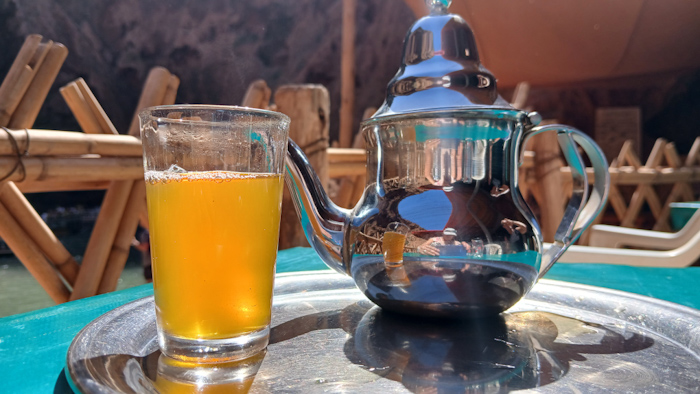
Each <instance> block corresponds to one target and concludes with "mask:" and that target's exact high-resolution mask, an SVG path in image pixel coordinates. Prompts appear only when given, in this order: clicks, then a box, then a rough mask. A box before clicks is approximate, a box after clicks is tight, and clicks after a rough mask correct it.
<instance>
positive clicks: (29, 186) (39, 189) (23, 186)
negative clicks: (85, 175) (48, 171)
mask: <svg viewBox="0 0 700 394" xmlns="http://www.w3.org/2000/svg"><path fill="white" fill-rule="evenodd" d="M15 185H16V186H17V187H18V188H19V190H20V191H21V192H22V193H24V194H27V193H46V192H63V191H84V190H106V189H107V188H108V187H109V181H90V182H83V181H72V182H69V181H25V182H19V183H15Z"/></svg>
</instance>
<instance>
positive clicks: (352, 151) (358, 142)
mask: <svg viewBox="0 0 700 394" xmlns="http://www.w3.org/2000/svg"><path fill="white" fill-rule="evenodd" d="M353 145H354V146H363V145H364V142H363V141H362V138H361V137H356V138H355V142H354V143H353ZM366 161H367V153H366V151H365V150H364V149H361V148H355V147H353V148H328V163H364V162H366Z"/></svg>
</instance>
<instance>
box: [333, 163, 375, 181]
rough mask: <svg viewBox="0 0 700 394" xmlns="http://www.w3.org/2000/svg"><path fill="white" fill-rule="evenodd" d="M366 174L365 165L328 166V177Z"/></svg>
mask: <svg viewBox="0 0 700 394" xmlns="http://www.w3.org/2000/svg"><path fill="white" fill-rule="evenodd" d="M366 172H367V167H366V166H365V163H342V164H338V163H334V164H330V165H328V177H329V178H340V177H344V176H360V175H363V174H365V173H366Z"/></svg>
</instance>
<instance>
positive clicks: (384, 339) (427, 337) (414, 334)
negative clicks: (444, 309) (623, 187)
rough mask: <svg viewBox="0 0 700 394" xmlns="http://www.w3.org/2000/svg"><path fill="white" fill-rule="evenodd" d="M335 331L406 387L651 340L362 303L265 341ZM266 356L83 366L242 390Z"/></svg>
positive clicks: (502, 387) (188, 387)
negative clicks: (422, 314) (426, 315)
mask: <svg viewBox="0 0 700 394" xmlns="http://www.w3.org/2000/svg"><path fill="white" fill-rule="evenodd" d="M337 329H342V330H343V331H345V332H346V333H347V334H348V335H347V339H346V341H345V345H344V354H345V357H346V358H347V359H348V360H349V361H350V362H351V363H353V364H355V365H357V366H359V367H361V368H363V369H365V370H367V371H369V372H371V373H373V374H375V375H376V376H377V378H378V379H390V380H392V381H396V382H399V383H401V384H402V385H403V386H404V387H405V388H406V389H408V390H409V391H412V392H465V391H466V392H474V391H476V392H482V391H494V390H495V391H498V392H501V391H504V392H506V391H510V390H520V389H531V388H536V387H540V386H544V385H547V384H550V383H553V382H555V381H557V380H558V379H560V378H562V377H563V376H564V375H566V373H567V372H568V371H569V368H570V362H571V361H585V360H586V356H587V355H591V354H623V353H631V352H636V351H639V350H643V349H646V348H649V347H651V346H652V345H653V344H654V340H653V339H651V338H649V337H647V336H644V335H642V334H639V333H636V332H624V333H618V332H615V331H613V330H612V329H610V328H607V327H605V326H602V325H599V324H595V323H589V322H585V321H582V320H577V319H572V318H569V317H565V316H561V315H557V314H554V313H550V312H536V311H533V312H514V313H504V314H501V315H499V316H496V317H493V318H490V319H478V320H465V321H454V320H427V319H423V320H417V319H415V318H411V317H406V316H402V315H397V314H393V313H390V312H386V311H382V310H381V309H380V308H378V307H376V306H373V305H372V304H370V303H369V302H368V301H366V300H363V301H359V302H355V303H353V304H350V305H349V306H347V307H345V308H343V309H338V310H331V311H328V312H320V313H312V314H307V315H304V316H301V317H297V318H294V319H292V320H289V321H287V322H285V323H282V324H279V325H277V326H275V327H273V328H272V330H271V333H270V345H275V344H282V343H283V342H286V341H290V343H294V342H295V341H296V340H297V339H298V337H301V336H304V335H305V334H309V333H311V332H314V331H322V330H337ZM319 345H320V346H322V345H323V344H319ZM266 355H267V357H272V358H273V359H274V358H279V357H277V355H276V354H275V353H274V349H273V350H270V351H269V353H268V354H266V352H262V353H259V354H258V355H256V356H254V357H252V358H250V359H247V360H242V361H237V362H231V363H223V364H195V363H186V362H181V361H176V360H172V359H169V358H167V357H165V356H163V355H161V354H160V352H159V351H156V352H153V353H150V354H148V355H147V356H145V357H136V356H133V355H127V354H113V355H106V356H99V357H94V358H90V359H88V360H84V362H83V364H82V366H83V368H86V369H87V371H85V372H87V374H88V375H90V376H111V377H112V378H111V379H110V382H109V387H110V388H112V389H114V390H116V391H118V392H123V393H134V392H135V393H159V392H161V393H173V392H174V393H213V392H226V393H246V392H248V391H249V390H251V389H252V391H254V392H258V391H261V390H262V391H266V390H265V388H266V387H267V388H269V387H268V383H270V382H267V381H266V379H267V378H272V377H273V376H274V375H278V374H279V373H280V372H281V371H277V373H272V374H271V373H270V371H267V372H266V373H262V371H261V373H260V374H258V375H257V378H258V379H257V380H256V374H257V373H258V370H259V369H260V366H261V364H262V362H263V359H264V358H265V357H266ZM273 364H274V363H273ZM110 371H112V374H110ZM114 371H120V373H119V374H117V375H115V374H114Z"/></svg>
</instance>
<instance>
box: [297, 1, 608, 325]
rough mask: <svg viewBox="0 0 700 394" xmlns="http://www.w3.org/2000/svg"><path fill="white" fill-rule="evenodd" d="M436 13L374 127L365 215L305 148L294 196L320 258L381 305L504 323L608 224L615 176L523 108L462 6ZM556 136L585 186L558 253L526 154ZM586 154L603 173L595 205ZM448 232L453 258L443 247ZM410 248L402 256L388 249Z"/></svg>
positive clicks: (558, 128) (571, 137) (368, 126)
mask: <svg viewBox="0 0 700 394" xmlns="http://www.w3.org/2000/svg"><path fill="white" fill-rule="evenodd" d="M426 3H427V4H428V6H429V7H430V9H431V13H430V15H429V16H427V17H424V18H421V19H420V20H418V21H416V23H415V24H414V25H413V26H412V27H411V28H410V29H409V32H408V34H407V35H406V39H405V41H404V50H403V54H402V59H401V60H402V64H401V67H400V68H399V72H398V73H397V74H396V76H395V77H394V78H393V79H392V80H391V81H390V82H389V85H388V87H387V94H386V100H385V102H384V104H383V105H382V106H381V107H380V108H379V110H378V111H377V113H375V114H374V116H373V117H372V118H370V119H367V120H365V121H363V122H362V124H361V131H360V132H361V133H362V134H363V136H364V138H365V146H366V149H367V163H366V164H367V185H366V187H365V190H364V194H363V195H362V197H361V198H360V201H359V202H358V203H357V205H356V206H355V207H354V208H352V209H344V208H341V207H338V206H337V205H335V204H334V203H333V202H332V201H331V200H330V199H329V198H328V196H327V194H326V193H325V191H324V190H323V186H322V185H321V182H320V181H319V179H318V177H317V176H316V174H315V173H314V172H313V169H312V168H311V166H310V165H309V162H308V160H307V158H306V157H305V156H304V153H303V152H302V151H301V149H300V148H299V147H298V146H297V145H296V144H295V143H294V142H293V141H291V140H290V141H289V146H288V154H287V160H286V164H287V168H286V180H287V185H288V187H289V189H290V191H291V194H292V200H293V201H294V205H295V207H296V208H297V212H298V214H299V217H300V219H301V223H302V228H303V230H304V232H305V234H306V237H307V239H308V241H309V243H310V244H311V246H312V247H313V248H314V249H315V250H316V252H317V253H318V254H319V256H320V257H321V259H322V260H323V261H324V262H325V263H326V264H327V265H328V266H329V267H331V268H333V269H335V270H336V271H338V272H341V273H344V274H346V275H350V276H352V278H353V279H354V281H355V283H356V284H357V287H358V288H359V289H360V290H361V291H362V292H363V293H364V294H365V295H366V296H367V297H368V298H369V299H370V300H372V301H373V302H374V303H375V304H377V305H379V306H381V307H382V308H385V309H388V310H392V311H395V312H401V313H408V314H413V315H423V316H440V317H456V318H469V317H477V316H486V315H494V314H498V313H500V312H502V311H504V310H506V309H508V308H510V307H511V306H512V305H513V304H515V303H516V302H517V301H518V300H520V299H521V298H522V297H523V296H524V295H525V294H526V293H527V292H528V291H529V290H530V289H531V288H532V286H533V285H534V284H535V282H536V281H537V280H538V279H539V278H541V277H542V276H543V275H544V274H545V273H546V272H547V270H548V269H549V268H550V267H551V266H552V264H553V263H554V262H555V261H556V260H557V259H558V258H559V257H560V256H561V254H562V253H563V252H564V251H565V250H566V248H568V246H569V245H571V244H572V243H573V242H575V241H576V240H577V239H578V237H579V236H580V235H581V233H582V232H583V230H585V229H586V227H587V226H588V225H590V224H591V222H592V221H593V220H594V219H595V217H596V216H597V215H598V213H599V212H600V210H601V209H602V207H603V204H604V202H605V200H606V198H607V192H608V188H609V183H610V179H609V174H608V171H607V162H606V160H605V157H604V156H603V153H602V152H601V150H600V148H599V147H598V146H597V145H596V144H595V142H593V140H591V139H590V138H589V137H588V136H586V135H585V134H584V133H582V132H580V131H578V130H576V129H573V128H571V127H568V126H563V125H547V126H540V127H537V125H538V123H539V122H540V120H541V119H540V116H539V115H538V114H537V113H526V112H523V111H520V110H518V109H515V108H513V107H511V106H510V105H509V104H508V103H507V102H506V101H505V100H504V99H503V98H501V97H500V96H499V95H498V92H497V89H496V78H495V77H494V76H493V75H492V74H491V73H490V72H489V71H488V70H487V69H485V68H484V67H483V66H482V65H481V63H480V61H479V54H478V52H477V48H476V41H475V39H474V34H473V33H472V31H471V29H470V28H469V26H468V25H467V23H466V22H465V21H464V19H462V18H461V17H460V16H458V15H454V14H449V13H448V12H447V8H448V7H449V5H450V3H451V1H449V0H427V1H426ZM516 60H517V59H514V61H516ZM545 131H555V132H556V135H557V139H558V141H559V144H560V146H561V147H562V151H563V153H564V157H565V158H566V160H567V162H568V164H569V166H570V168H571V173H572V177H573V193H572V197H571V200H570V201H569V203H568V206H567V208H566V211H565V216H564V218H563V220H562V223H561V225H560V226H559V228H558V230H557V232H556V235H555V241H554V243H553V245H552V247H551V248H549V249H548V250H547V251H543V247H542V235H541V232H540V229H539V227H538V225H537V222H536V221H535V218H534V215H533V213H532V211H531V210H530V208H529V207H528V206H527V204H526V203H525V201H524V199H523V197H522V195H521V194H520V190H519V188H518V163H519V161H520V160H521V157H522V155H521V150H522V149H523V146H524V145H525V141H526V140H527V139H528V138H530V137H531V136H533V135H535V134H538V133H542V132H545ZM578 147H580V148H582V149H583V151H584V152H585V153H586V155H587V156H588V159H589V160H590V162H591V164H592V166H593V168H594V170H595V171H594V175H593V177H594V179H593V182H592V187H591V188H590V192H589V189H588V183H589V182H588V176H587V174H586V168H585V165H584V162H583V159H582V158H581V156H580V154H579V152H578ZM399 228H400V229H401V231H399V233H398V234H400V235H401V236H402V237H398V236H396V233H397V229H399ZM445 232H448V233H450V234H451V235H449V236H451V237H453V238H454V240H453V241H450V243H452V245H442V246H441V247H437V246H440V245H439V244H440V241H439V239H438V238H445V236H446V235H447V234H445ZM397 240H399V241H403V244H402V245H398V248H399V249H401V250H399V249H396V250H390V249H389V248H387V246H388V245H393V246H392V247H393V248H396V247H397V243H396V242H397ZM434 243H437V245H433V244H434ZM443 243H444V240H443ZM440 249H442V250H440ZM387 256H389V259H387ZM397 256H400V258H397ZM398 260H401V262H400V263H398V262H397V261H398Z"/></svg>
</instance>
